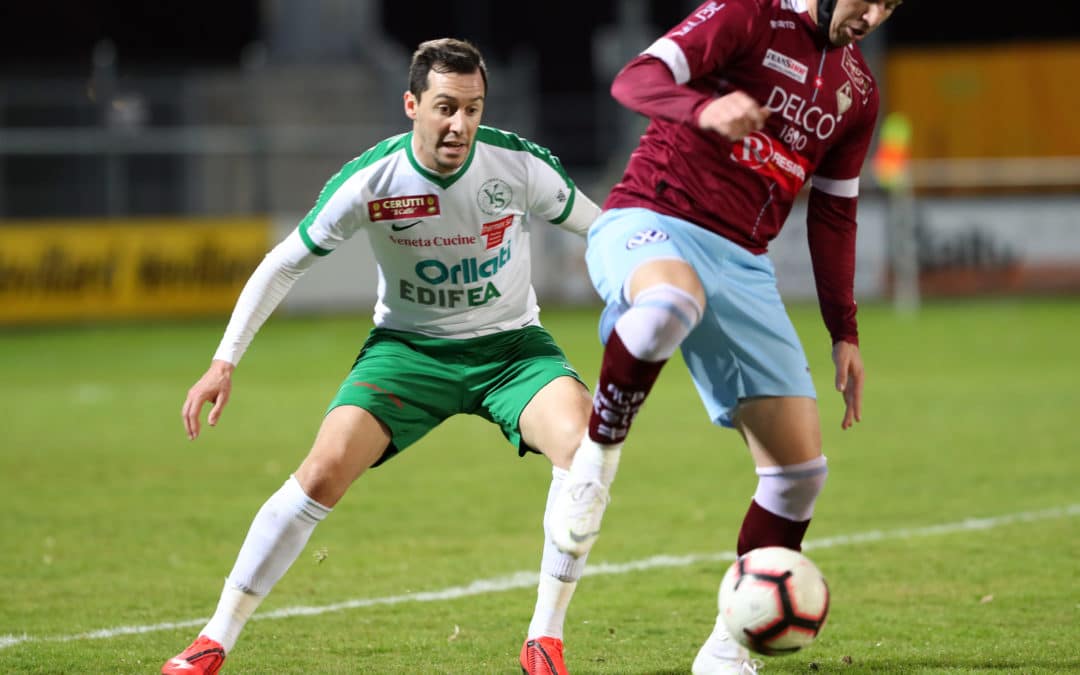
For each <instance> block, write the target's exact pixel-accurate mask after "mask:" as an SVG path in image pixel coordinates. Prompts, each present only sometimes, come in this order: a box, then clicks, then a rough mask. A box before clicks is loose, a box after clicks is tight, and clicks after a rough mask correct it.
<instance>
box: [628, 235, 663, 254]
mask: <svg viewBox="0 0 1080 675" xmlns="http://www.w3.org/2000/svg"><path fill="white" fill-rule="evenodd" d="M667 240H668V235H667V232H664V231H663V230H641V231H640V232H635V233H634V236H632V237H630V239H628V240H627V241H626V250H628V251H633V250H634V249H635V248H639V247H641V246H645V245H646V244H657V243H659V242H661V241H667Z"/></svg>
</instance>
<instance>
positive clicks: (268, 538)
mask: <svg viewBox="0 0 1080 675" xmlns="http://www.w3.org/2000/svg"><path fill="white" fill-rule="evenodd" d="M329 513H330V509H328V508H327V507H325V506H323V505H322V504H319V503H318V502H316V501H315V500H314V499H312V498H310V497H308V496H307V494H305V493H304V489H303V488H302V487H300V483H298V482H297V480H296V477H295V476H289V479H288V480H286V481H285V484H284V485H282V486H281V488H280V489H279V490H278V491H277V492H275V493H274V494H272V495H271V496H270V498H269V499H268V500H266V503H265V504H263V506H262V508H261V509H259V512H258V513H257V514H255V519H254V520H253V521H252V523H251V528H250V529H249V530H248V533H247V537H246V538H245V539H244V544H243V545H242V546H241V547H240V553H239V555H238V556H237V558H236V563H235V564H234V565H233V569H232V572H230V573H229V577H228V579H227V580H226V582H225V589H224V590H223V591H222V593H221V599H220V600H219V602H218V608H217V610H216V611H215V612H214V616H213V617H211V619H210V622H209V623H208V624H206V628H204V629H203V631H202V632H201V633H200V634H201V635H205V636H207V637H209V638H211V639H212V640H217V641H218V642H220V643H221V645H222V646H223V647H224V648H225V652H226V653H228V651H229V650H230V649H232V647H233V645H235V644H236V639H237V637H238V636H239V635H240V631H241V630H242V629H243V627H244V624H245V623H246V622H247V620H248V619H249V618H250V617H251V614H252V613H253V612H254V611H255V608H256V607H257V606H258V605H259V602H261V601H262V597H263V596H265V595H266V594H267V593H269V592H270V589H272V588H273V587H274V584H276V583H277V582H278V580H279V579H281V577H282V576H284V574H285V572H286V570H288V569H289V566H290V565H292V564H293V562H294V561H295V560H296V558H297V557H298V556H299V555H300V552H301V551H302V550H304V546H305V545H306V544H307V542H308V539H309V538H311V533H312V532H313V531H314V530H315V526H316V525H317V524H319V522H320V521H321V520H322V519H323V518H325V517H326V516H327V514H329Z"/></svg>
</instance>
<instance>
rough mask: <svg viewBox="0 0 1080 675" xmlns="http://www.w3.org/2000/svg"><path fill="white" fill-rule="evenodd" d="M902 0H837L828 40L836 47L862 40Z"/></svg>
mask: <svg viewBox="0 0 1080 675" xmlns="http://www.w3.org/2000/svg"><path fill="white" fill-rule="evenodd" d="M902 2H903V0H837V3H836V9H834V10H833V16H832V24H831V25H830V26H829V40H830V41H831V42H832V43H833V44H834V45H836V46H838V47H843V46H844V45H849V44H851V43H852V42H856V41H858V40H862V39H863V38H864V37H866V36H867V35H869V34H870V33H872V32H874V30H875V29H876V28H877V27H878V26H880V25H881V24H883V23H885V20H886V19H888V18H889V17H890V16H892V13H893V11H894V10H896V8H897V7H899V6H900V4H901V3H902Z"/></svg>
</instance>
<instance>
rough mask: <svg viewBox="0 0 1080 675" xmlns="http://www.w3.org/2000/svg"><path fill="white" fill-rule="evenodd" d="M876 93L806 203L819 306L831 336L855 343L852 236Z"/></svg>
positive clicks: (814, 180) (819, 171)
mask: <svg viewBox="0 0 1080 675" xmlns="http://www.w3.org/2000/svg"><path fill="white" fill-rule="evenodd" d="M877 110H878V105H877V96H876V91H875V92H873V93H872V94H871V99H870V100H869V101H868V102H867V105H866V107H865V109H864V112H863V115H862V116H861V118H860V120H859V123H858V124H856V125H853V128H852V130H851V131H849V132H848V133H846V134H845V136H844V138H843V139H841V141H840V142H839V143H837V144H836V145H834V146H833V147H832V148H831V149H830V150H829V152H828V154H827V155H826V156H825V158H824V159H823V160H822V162H821V164H820V165H818V168H817V171H815V173H814V176H813V177H812V179H811V180H812V182H811V185H812V189H811V190H810V197H809V200H808V202H807V212H806V232H807V237H808V243H809V246H810V260H811V264H812V266H813V270H814V282H815V284H816V286H817V294H818V304H819V305H820V307H821V316H822V319H824V321H825V326H826V327H827V328H828V330H829V335H830V336H831V337H832V341H833V343H834V344H835V343H836V342H839V341H841V340H843V341H845V342H850V343H852V344H859V331H858V325H857V322H856V318H855V313H856V306H855V235H856V229H857V221H856V211H857V207H858V199H859V174H860V173H861V172H862V166H863V162H864V161H865V159H866V153H867V150H868V149H869V147H870V141H871V138H872V137H873V133H874V123H875V121H876V119H877Z"/></svg>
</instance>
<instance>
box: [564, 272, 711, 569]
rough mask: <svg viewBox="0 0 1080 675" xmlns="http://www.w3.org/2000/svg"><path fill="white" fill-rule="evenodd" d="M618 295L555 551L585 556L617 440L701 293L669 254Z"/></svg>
mask: <svg viewBox="0 0 1080 675" xmlns="http://www.w3.org/2000/svg"><path fill="white" fill-rule="evenodd" d="M625 294H626V296H627V297H628V298H630V300H631V304H630V307H629V308H628V309H627V310H626V311H625V312H624V313H623V314H622V316H620V317H619V319H618V320H617V321H616V322H615V327H614V329H613V330H612V331H611V334H610V335H609V336H608V339H607V343H606V345H605V346H604V357H603V361H602V363H601V366H600V378H599V381H598V383H597V386H596V391H595V392H594V393H593V406H592V412H591V414H590V416H589V428H588V432H587V433H586V434H585V435H584V437H583V438H582V440H581V444H580V445H579V446H578V449H577V452H576V453H575V454H574V461H573V463H572V464H571V466H570V473H569V477H568V478H567V482H566V488H565V489H564V491H563V492H562V493H561V494H560V495H559V497H558V499H557V500H556V503H555V505H554V508H553V515H552V536H553V537H554V540H555V544H556V546H558V547H559V549H560V550H563V551H566V552H567V553H571V554H572V555H584V554H585V553H587V552H588V551H589V549H591V548H592V546H593V544H594V543H595V541H596V539H597V537H598V536H599V534H600V523H601V520H602V518H603V515H604V510H605V509H606V508H607V504H608V501H609V491H610V489H611V484H612V482H613V481H614V480H615V473H616V471H617V469H618V465H619V458H620V455H621V452H622V444H623V440H624V439H625V438H626V435H627V434H628V433H629V431H630V424H631V422H632V421H633V419H634V416H635V415H637V412H638V410H639V409H640V408H641V406H642V404H644V402H645V398H646V396H647V395H648V393H649V391H650V390H651V389H652V386H653V384H654V383H655V382H656V378H657V377H658V376H659V375H660V370H661V368H663V366H664V364H665V363H667V360H668V359H669V358H671V356H672V355H673V354H674V353H675V350H677V349H678V348H679V345H680V344H681V343H682V341H683V340H684V339H686V336H687V335H689V334H690V331H692V330H693V329H694V328H695V327H696V326H697V324H698V323H699V322H700V321H701V317H702V313H703V311H704V310H703V308H704V306H705V293H704V290H703V289H702V287H701V282H700V281H699V280H698V277H697V273H696V272H695V271H694V268H693V267H691V266H690V264H689V263H687V262H685V261H683V260H679V259H672V258H664V259H658V260H651V261H649V262H646V263H643V264H642V265H641V266H640V267H638V268H637V269H636V270H635V271H634V273H633V275H632V276H631V278H630V282H629V284H628V287H627V289H626V291H625Z"/></svg>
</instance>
